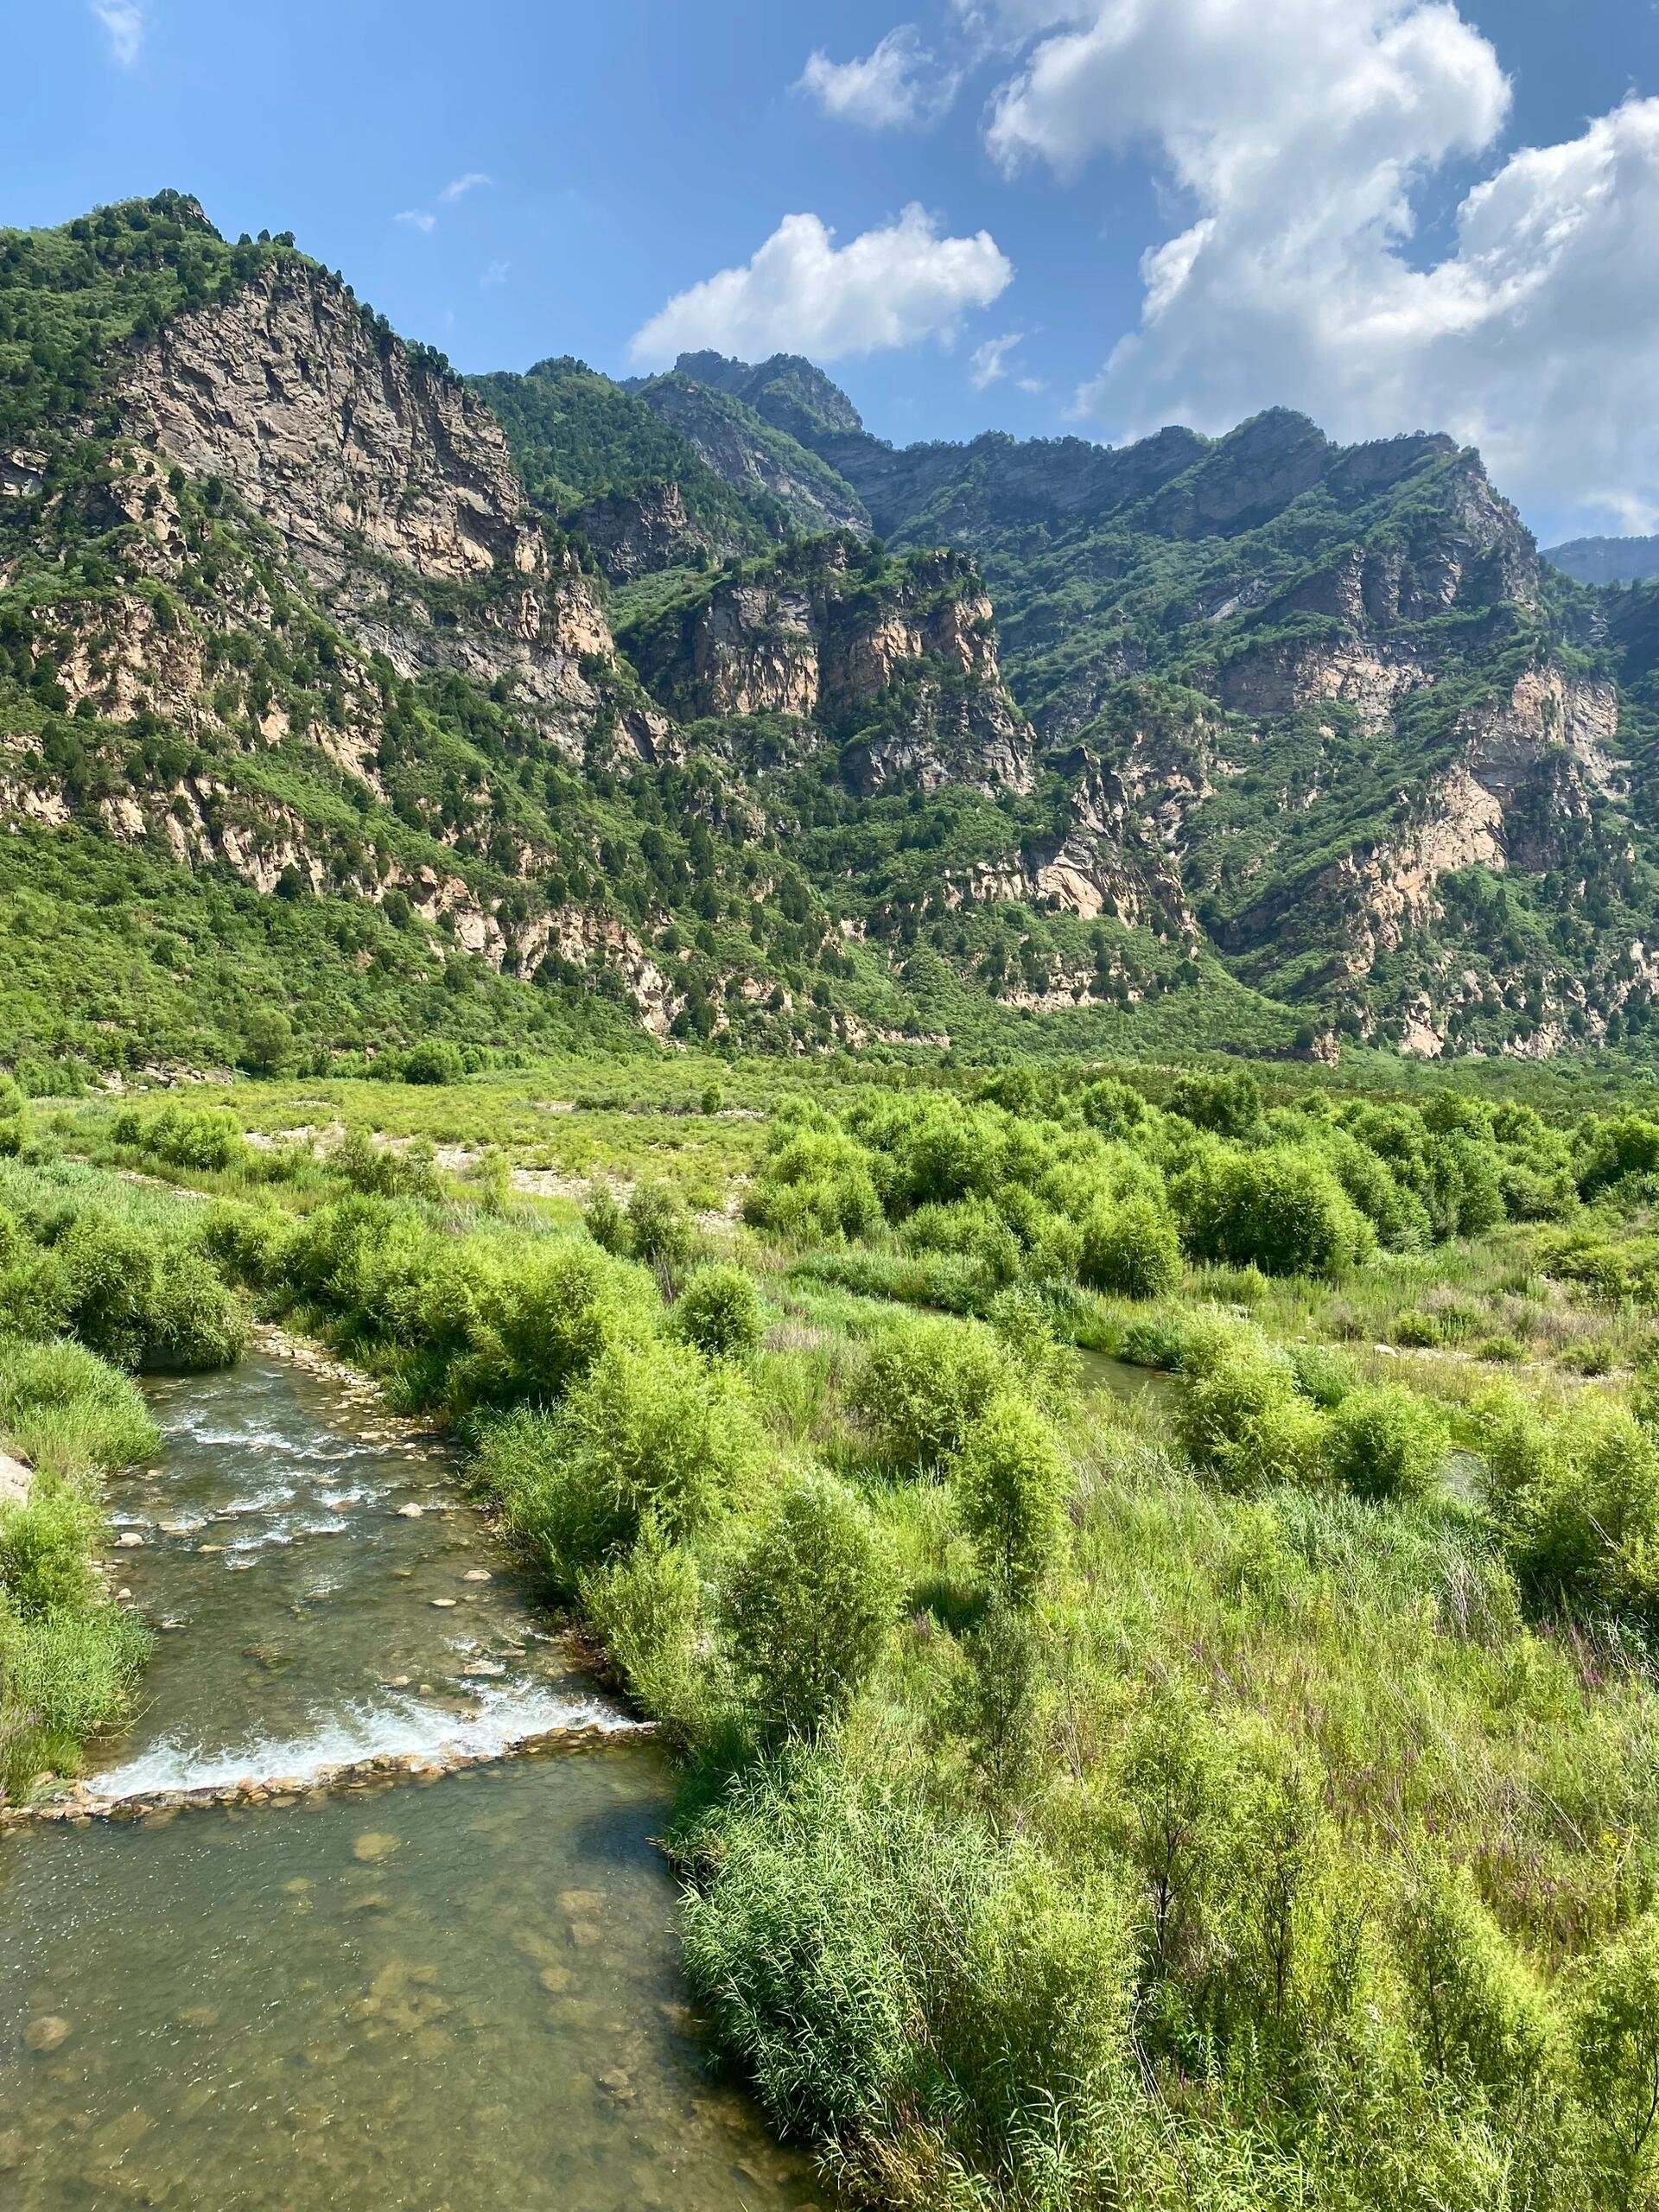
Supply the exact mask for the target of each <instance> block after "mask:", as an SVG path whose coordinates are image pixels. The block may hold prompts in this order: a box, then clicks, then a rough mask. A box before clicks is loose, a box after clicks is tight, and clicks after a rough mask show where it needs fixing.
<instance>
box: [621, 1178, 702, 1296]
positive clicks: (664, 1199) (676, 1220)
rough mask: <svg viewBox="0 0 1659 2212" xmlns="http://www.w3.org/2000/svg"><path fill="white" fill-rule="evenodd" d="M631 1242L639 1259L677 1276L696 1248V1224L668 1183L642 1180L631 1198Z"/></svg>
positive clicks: (629, 1209) (665, 1272)
mask: <svg viewBox="0 0 1659 2212" xmlns="http://www.w3.org/2000/svg"><path fill="white" fill-rule="evenodd" d="M628 1242H629V1244H630V1246H631V1248H632V1253H633V1256H634V1258H635V1259H636V1260H642V1261H644V1262H645V1265H646V1266H647V1267H652V1268H661V1269H662V1270H663V1272H664V1274H667V1275H669V1276H676V1275H678V1274H682V1273H683V1270H684V1269H685V1268H686V1267H687V1266H688V1265H689V1264H690V1260H691V1255H692V1254H693V1253H694V1252H695V1251H696V1244H697V1224H696V1222H695V1221H693V1220H692V1218H691V1217H690V1214H689V1213H688V1212H687V1211H686V1210H685V1206H684V1204H683V1200H682V1199H681V1198H680V1197H679V1194H678V1192H675V1191H672V1190H671V1189H670V1188H669V1186H668V1185H667V1184H666V1183H641V1184H640V1185H639V1188H638V1189H637V1190H636V1191H635V1192H634V1193H633V1196H632V1198H630V1199H629V1200H628Z"/></svg>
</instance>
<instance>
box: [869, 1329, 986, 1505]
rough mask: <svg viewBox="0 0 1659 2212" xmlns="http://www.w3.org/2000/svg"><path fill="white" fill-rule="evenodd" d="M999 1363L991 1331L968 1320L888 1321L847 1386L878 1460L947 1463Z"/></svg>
mask: <svg viewBox="0 0 1659 2212" xmlns="http://www.w3.org/2000/svg"><path fill="white" fill-rule="evenodd" d="M1002 1370H1003V1362H1002V1359H1001V1355H1000V1353H999V1351H998V1349H997V1344H996V1340H995V1338H994V1337H993V1336H992V1335H991V1333H990V1332H989V1331H988V1330H986V1329H983V1328H980V1327H977V1326H976V1325H974V1324H973V1323H971V1322H954V1321H940V1320H931V1319H928V1320H924V1319H905V1320H902V1321H896V1322H893V1324H892V1325H890V1326H889V1327H887V1329H886V1330H884V1331H883V1332H882V1333H881V1335H880V1337H878V1338H876V1340H875V1342H874V1344H872V1345H871V1347H870V1350H869V1351H868V1354H867V1355H866V1357H865V1360H864V1363H863V1366H862V1367H861V1369H860V1370H859V1372H858V1374H857V1376H855V1379H854V1383H853V1388H852V1392H851V1401H852V1406H853V1410H854V1412H855V1414H857V1415H858V1416H859V1418H860V1419H861V1421H862V1422H863V1424H864V1427H865V1430H866V1432H867V1433H868V1437H869V1440H870V1444H871V1447H872V1450H873V1452H874V1458H875V1459H876V1461H877V1463H878V1465H880V1466H882V1467H884V1468H886V1469H887V1470H888V1471H890V1472H893V1473H895V1474H925V1473H930V1472H933V1471H938V1469H940V1468H941V1467H943V1466H944V1465H947V1464H948V1463H949V1462H950V1460H951V1459H954V1457H955V1456H956V1454H957V1452H958V1451H959V1450H960V1448H961V1446H962V1443H963V1439H964V1437H965V1436H966V1434H967V1433H968V1428H969V1424H970V1423H971V1422H972V1421H975V1420H976V1419H977V1418H978V1416H979V1415H980V1414H982V1413H983V1412H984V1410H985V1408H986V1407H987V1406H988V1404H989V1403H990V1402H991V1399H992V1397H993V1395H995V1391H996V1390H997V1389H998V1387H999V1385H1000V1383H1001V1380H1002Z"/></svg>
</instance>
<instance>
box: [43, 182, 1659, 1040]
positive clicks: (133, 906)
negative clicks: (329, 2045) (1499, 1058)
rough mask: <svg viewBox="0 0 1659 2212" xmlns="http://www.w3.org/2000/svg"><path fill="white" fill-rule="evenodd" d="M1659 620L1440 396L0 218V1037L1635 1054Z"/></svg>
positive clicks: (1648, 938)
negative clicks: (654, 354)
mask: <svg viewBox="0 0 1659 2212" xmlns="http://www.w3.org/2000/svg"><path fill="white" fill-rule="evenodd" d="M1569 550H1572V549H1561V554H1562V557H1563V558H1565V556H1566V554H1567V552H1568V551H1569ZM1656 607H1659V587H1651V586H1638V587H1637V589H1635V590H1634V591H1624V592H1608V591H1606V590H1605V589H1602V588H1598V587H1594V586H1591V585H1586V584H1584V583H1581V582H1575V581H1573V579H1572V577H1571V576H1570V575H1568V574H1567V573H1564V572H1563V570H1562V569H1560V567H1558V566H1556V565H1552V564H1551V563H1548V562H1545V561H1543V560H1541V558H1540V556H1539V555H1538V552H1537V550H1536V548H1535V544H1534V543H1533V541H1532V539H1531V537H1530V536H1529V534H1528V532H1527V531H1526V530H1525V529H1524V527H1523V526H1522V524H1521V522H1520V520H1519V518H1518V517H1517V516H1516V513H1515V512H1514V510H1513V509H1512V508H1511V507H1510V505H1509V504H1508V503H1507V501H1505V500H1504V499H1503V498H1502V496H1501V495H1500V494H1499V493H1497V491H1495V490H1494V488H1493V487H1492V486H1491V484H1490V482H1489V481H1488V480H1487V478H1486V475H1485V473H1484V469H1483V468H1482V466H1481V463H1480V460H1479V457H1478V454H1474V453H1473V452H1471V451H1470V450H1468V449H1467V448H1459V447H1458V446H1457V445H1456V444H1455V443H1454V442H1452V440H1450V439H1447V438H1444V437H1435V436H1421V435H1413V436H1408V437H1402V438H1397V439H1391V440H1387V441H1383V442H1379V443H1376V444H1374V445H1369V446H1360V447H1351V448H1344V447H1339V446H1337V445H1335V444H1333V443H1332V442H1330V441H1329V440H1328V439H1326V438H1325V436H1324V435H1322V434H1321V433H1320V431H1319V429H1317V427H1316V426H1315V425H1314V424H1313V423H1310V422H1308V421H1307V420H1306V418H1305V417H1302V416H1297V415H1294V414H1290V413H1287V412H1285V411H1283V410H1274V411H1271V412H1269V413H1268V414H1265V415H1262V416H1257V417H1256V418H1255V419H1254V420H1253V421H1251V422H1249V423H1245V424H1243V425H1242V426H1241V427H1240V428H1239V429H1236V430H1235V431H1234V432H1232V433H1231V434H1230V435H1228V436H1226V437H1223V438H1218V439H1207V438H1204V437H1200V436H1198V435H1197V434H1195V433H1193V432H1192V431H1189V430H1184V429H1168V430H1165V431H1163V432H1160V434H1159V435H1157V436H1155V437H1153V438H1149V439H1147V440H1145V441H1143V442H1141V443H1139V444H1136V445H1133V446H1130V447H1127V448H1118V449H1114V448H1107V447H1103V446H1098V445H1095V444H1092V443H1090V442H1087V441H1084V440H1080V439H1075V438H1062V439H1054V440H1035V441H1027V442H1019V441H1015V440H1013V439H1010V438H1007V437H1004V436H1000V435H988V436H985V437H982V438H979V439H976V440H975V441H973V442H970V443H968V444H965V445H963V444H949V443H933V444H923V445H915V446H911V447H907V448H895V447H893V446H891V445H889V444H887V443H886V442H882V441H880V440H879V439H876V438H874V437H872V436H871V435H869V434H868V432H867V431H865V429H863V427H862V424H861V422H860V419H859V416H858V414H857V411H856V410H855V408H854V406H853V405H852V403H851V402H850V401H849V399H848V398H847V397H846V395H845V394H844V393H842V391H839V390H838V389H837V387H836V385H834V384H833V383H831V382H830V380H829V378H827V377H826V376H824V374H823V372H822V371H821V370H819V369H817V368H816V367H815V366H814V365H812V364H811V363H810V362H808V361H805V360H803V359H799V358H798V357H795V356H789V355H779V356H777V357H775V358H774V359H772V360H770V361H766V362H763V363H760V364H758V365H751V364H747V363H743V362H738V361H732V360H728V359H724V358H723V357H721V356H719V355H714V354H694V355H687V356H683V357H682V359H680V360H679V362H678V363H677V365H676V366H675V368H674V370H673V371H672V372H670V373H669V374H667V375H665V376H660V377H654V378H645V379H638V380H634V381H632V382H631V383H630V384H627V385H622V384H618V383H615V382H613V381H612V380H611V379H609V378H606V377H604V376H602V375H600V374H599V373H597V372H594V371H593V370H591V369H589V368H588V367H586V366H585V365H582V363H580V362H576V361H574V360H571V359H566V358H556V359H549V360H547V361H544V362H543V363H541V364H539V365H537V367H536V368H534V369H532V370H531V371H530V372H528V373H526V374H524V375H522V376H520V375H508V374H502V375H497V376H491V377H483V378H475V379H473V380H471V381H470V383H467V382H463V381H462V380H461V379H460V378H457V377H456V376H455V375H454V372H452V371H451V370H450V368H449V366H448V363H447V362H445V361H444V360H443V359H442V357H441V356H439V355H436V354H435V353H431V352H430V351H429V350H428V349H425V348H423V347H419V346H409V345H406V344H404V342H403V341H402V340H399V339H398V338H397V335H396V334H394V333H393V332H392V331H391V329H390V328H389V327H388V326H387V325H386V324H385V321H384V320H383V319H381V318H380V317H378V316H377V315H374V314H373V313H372V311H371V310H369V309H368V308H365V306H363V305H362V304H361V303H360V302H359V301H357V299H356V298H355V297H354V296H353V292H352V290H351V288H350V286H349V285H348V284H347V283H345V281H344V280H343V279H342V278H340V277H338V276H334V275H331V274H330V273H329V272H328V271H327V270H323V269H321V267H319V266H318V265H317V264H315V263H314V262H312V261H310V260H308V258H307V257H305V256H304V255H303V254H302V253H301V252H300V251H298V250H297V248H296V246H295V245H293V243H292V241H291V240H289V239H287V238H277V239H270V238H261V239H259V240H251V239H244V240H242V241H240V242H239V243H238V244H236V245H231V244H229V243H228V242H226V240H224V239H223V238H220V237H219V234H218V232H215V231H214V230H213V227H212V226H211V224H210V223H209V222H208V221H207V217H206V216H205V215H204V213H202V211H201V209H200V207H198V206H197V204H196V203H195V202H194V201H193V200H188V198H185V197H184V196H182V195H180V194H161V195H158V196H157V197H156V199H154V200H146V201H133V202H130V203H126V204H125V205H124V206H122V207H115V208H110V209H104V210H100V211H99V212H98V213H95V214H93V215H92V216H90V217H87V218H84V219H81V220H79V221H78V222H76V223H73V224H71V225H68V226H66V227H65V228H63V229H60V230H55V231H46V232H0V819H3V822H4V824H5V827H6V830H7V832H8V834H7V835H6V836H3V838H0V933H3V934H0V943H3V946H4V950H5V956H6V957H5V961H4V963H3V964H0V1062H6V1063H10V1064H13V1065H31V1064H32V1065H35V1066H37V1067H39V1068H44V1069H48V1070H49V1069H50V1067H51V1066H52V1065H54V1064H57V1065H59V1066H61V1065H63V1064H65V1063H71V1062H73V1063H77V1064H79V1065H90V1066H92V1067H96V1068H102V1069H109V1068H119V1067H122V1066H124V1065H131V1064H133V1063H134V1062H139V1063H143V1064H152V1063H153V1064H156V1065H176V1064H181V1063H198V1064H200V1063H202V1062H204V1061H210V1060H219V1059H223V1058H242V1059H243V1060H245V1062H247V1063H248V1064H250V1065H253V1064H259V1063H269V1062H270V1060H271V1059H272V1058H273V1056H275V1057H276V1058H279V1059H283V1060H286V1061H288V1062H289V1063H291V1064H294V1065H315V1066H317V1067H324V1066H327V1065H332V1064H333V1063H334V1060H335V1059H336V1058H337V1056H338V1055H339V1054H340V1053H341V1052H354V1051H381V1050H395V1049H397V1048H398V1047H399V1046H404V1045H408V1044H410V1043H412V1042H414V1041H415V1040H416V1039H422V1038H425V1037H428V1036H430V1035H432V1034H434V1033H439V1034H445V1035H448V1036H452V1037H454V1039H457V1041H459V1042H461V1043H463V1044H467V1045H471V1046H478V1047H480V1048H482V1047H486V1046H490V1047H493V1048H495V1049H498V1050H500V1049H518V1048H532V1049H533V1048H536V1047H537V1046H544V1045H550V1044H557V1043H562V1044H573V1043H574V1044H581V1045H583V1046H588V1047H590V1048H591V1047H597V1046H604V1047H606V1048H609V1047H610V1046H618V1047H620V1046H624V1045H625V1044H626V1040H627V1038H628V1035H629V1033H630V1031H631V1030H632V1029H636V1028H639V1027H644V1028H645V1029H647V1030H650V1031H652V1032H654V1033H657V1034H658V1035H664V1036H677V1037H700V1038H704V1039H719V1038H722V1037H724V1038H729V1039H731V1040H732V1041H733V1042H734V1043H741V1044H742V1045H745V1046H751V1047H755V1048H770V1049H786V1050H794V1051H802V1050H809V1049H817V1048H819V1047H822V1046H827V1045H831V1044H842V1045H853V1046H870V1045H888V1046H891V1045H897V1044H903V1043H906V1042H908V1043H910V1044H912V1045H918V1044H920V1043H924V1042H931V1043H934V1044H938V1043H942V1042H945V1041H949V1042H950V1043H951V1044H953V1045H954V1046H957V1048H958V1049H959V1050H962V1051H965V1052H976V1053H979V1052H1009V1051H1014V1052H1020V1053H1028V1052H1061V1051H1064V1052H1119V1051H1136V1050H1146V1051H1166V1050H1171V1049H1175V1048H1177V1047H1179V1048H1180V1049H1188V1048H1191V1047H1193V1046H1232V1047H1236V1048H1238V1049H1247V1050H1251V1051H1258V1052H1293V1051H1294V1052H1311V1053H1321V1054H1325V1053H1329V1052H1332V1051H1334V1050H1336V1049H1338V1041H1339V1039H1341V1038H1342V1037H1343V1036H1347V1037H1350V1038H1356V1039H1358V1038H1363V1039H1371V1040H1374V1041H1377V1042H1384V1043H1393V1044H1396V1045H1398V1046H1402V1047H1403V1048H1404V1049H1407V1050H1409V1051H1412V1052H1421V1053H1438V1052H1457V1051H1466V1050H1480V1051H1489V1052H1496V1051H1503V1052H1517V1053H1525V1054H1530V1055H1539V1056H1541V1055H1546V1054H1549V1053H1554V1052H1561V1051H1564V1050H1567V1049H1571V1048H1573V1047H1574V1046H1578V1045H1580V1044H1583V1043H1586V1042H1594V1041H1601V1040H1605V1039H1613V1040H1618V1041H1622V1042H1624V1043H1626V1044H1628V1045H1630V1046H1632V1047H1633V1048H1636V1049H1640V1050H1645V1049H1646V1042H1645V1040H1646V1038H1647V1034H1648V1022H1649V1006H1650V1004H1651V1002H1652V1000H1653V996H1654V993H1655V990H1656V988H1659V945H1656V943H1655V939H1656V936H1659V829H1656V827H1655V812H1654V791H1655V783H1654V768H1653V760H1654V747H1653V738H1654V734H1655V730H1656V728H1659V697H1656V683H1659V676H1656V669H1659V613H1656Z"/></svg>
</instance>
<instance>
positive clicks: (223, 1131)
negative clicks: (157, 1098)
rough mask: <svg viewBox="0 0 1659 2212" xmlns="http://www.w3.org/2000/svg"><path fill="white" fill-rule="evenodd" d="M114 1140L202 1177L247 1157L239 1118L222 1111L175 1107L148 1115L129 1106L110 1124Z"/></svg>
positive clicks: (112, 1139) (170, 1106)
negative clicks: (190, 1170)
mask: <svg viewBox="0 0 1659 2212" xmlns="http://www.w3.org/2000/svg"><path fill="white" fill-rule="evenodd" d="M110 1136H111V1141H113V1142H114V1143H116V1144H119V1145H129V1146H130V1147H131V1148H132V1149H133V1150H134V1151H135V1152H142V1153H146V1154H149V1157H150V1158H151V1159H152V1160H164V1161H165V1162H166V1163H167V1164H168V1166H171V1167H185V1168H190V1169H192V1170H194V1171H195V1172H196V1173H203V1172H207V1173H213V1172H215V1171H219V1170H222V1169H224V1168H227V1167H230V1166H234V1165H236V1164H238V1162H240V1161H241V1160H244V1159H245V1156H246V1147H245V1146H244V1144H243V1142H242V1131H241V1128H240V1126H239V1125H238V1122H237V1120H236V1117H235V1116H234V1115H233V1114H228V1113H226V1112H225V1111H224V1110H223V1109H209V1110H206V1111H203V1110H200V1109H195V1108H192V1107H188V1106H183V1105H180V1104H177V1103H173V1104H169V1105H167V1106H163V1107H162V1109H161V1111H160V1112H159V1113H156V1114H149V1115H146V1114H144V1113H143V1112H141V1111H140V1110H139V1109H138V1108H137V1107H136V1106H129V1107H125V1108H124V1109H123V1110H122V1111H121V1112H120V1113H119V1114H118V1115H117V1116H116V1117H115V1119H114V1121H113V1122H111V1124H110Z"/></svg>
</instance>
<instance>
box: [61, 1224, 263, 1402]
mask: <svg viewBox="0 0 1659 2212" xmlns="http://www.w3.org/2000/svg"><path fill="white" fill-rule="evenodd" d="M55 1249H56V1255H57V1257H58V1259H59V1261H60V1264H61V1267H62V1271H63V1281H64V1286H65V1294H66V1304H67V1314H68V1319H69V1322H70V1325H71V1326H72V1327H73V1330H74V1332H75V1334H76V1335H77V1336H78V1337H79V1338H80V1339H81V1341H82V1343H84V1344H89V1345H90V1346H91V1347H92V1350H93V1351H96V1352H99V1353H100V1354H101V1355H102V1356H103V1357H105V1358H106V1359H109V1360H112V1361H113V1362H114V1363H116V1364H117V1365H118V1366H121V1367H131V1368H156V1367H170V1368H180V1369H185V1370H191V1369H198V1368H212V1367H228V1366H230V1365H232V1363H234V1362H235V1361H236V1360H238V1358H240V1357H241V1355H242V1351H243V1347H244V1346H245V1344H246V1342H247V1337H248V1323H247V1317H246V1315H245V1313H244V1312H243V1310H242V1307H241V1306H240V1305H239V1303H238V1300H236V1299H235V1298H234V1297H233V1296H232V1294H231V1293H230V1292H229V1291H227V1290H226V1287H225V1286H224V1284H223V1283H222V1282H221V1281H219V1277H218V1275H217V1274H215V1273H214V1272H213V1268H212V1267H211V1266H210V1265H209V1264H208V1262H207V1260H206V1259H205V1258H203V1256H202V1255H200V1253H199V1252H195V1251H193V1250H192V1249H189V1247H188V1246H187V1245H185V1244H183V1243H180V1242H179V1241H178V1240H177V1239H174V1240H172V1241H170V1242H169V1241H166V1240H163V1239H162V1237H160V1236H156V1234H154V1233H153V1232H151V1231H148V1230H143V1229H141V1228H139V1227H138V1226H137V1224H133V1223H130V1222H127V1221H124V1220H122V1219H121V1218H120V1217H118V1216H116V1215H114V1214H112V1213H107V1212H101V1211H97V1210H95V1209H93V1208H91V1207H88V1208H87V1209H86V1211H84V1212H82V1213H80V1214H79V1216H78V1217H76V1219H75V1220H74V1221H73V1223H72V1224H71V1225H70V1226H69V1228H68V1229H67V1230H66V1231H65V1233H64V1235H63V1236H62V1237H61V1238H60V1240H59V1243H58V1244H57V1246H56V1248H55Z"/></svg>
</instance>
